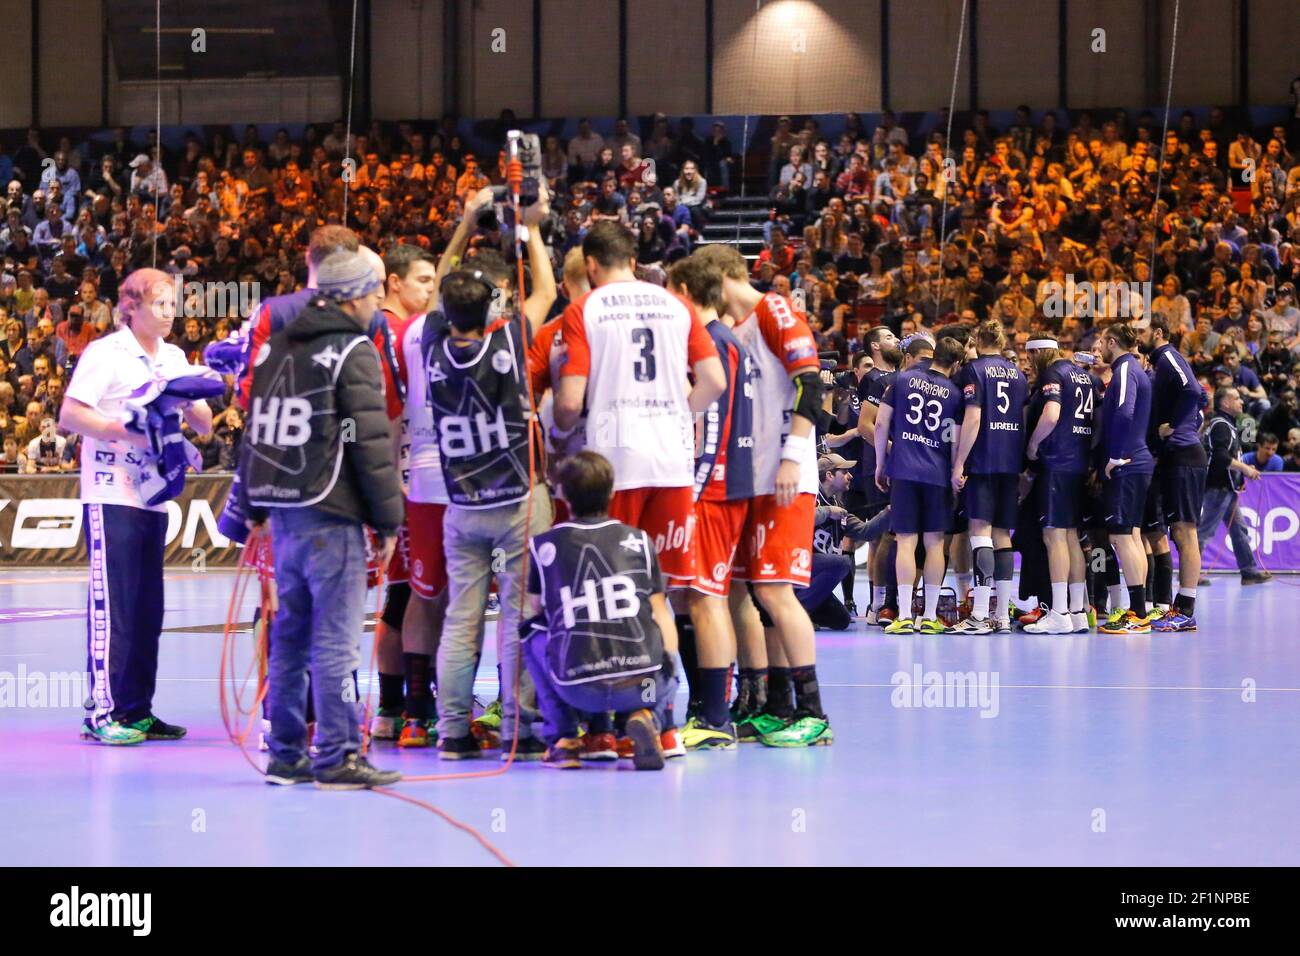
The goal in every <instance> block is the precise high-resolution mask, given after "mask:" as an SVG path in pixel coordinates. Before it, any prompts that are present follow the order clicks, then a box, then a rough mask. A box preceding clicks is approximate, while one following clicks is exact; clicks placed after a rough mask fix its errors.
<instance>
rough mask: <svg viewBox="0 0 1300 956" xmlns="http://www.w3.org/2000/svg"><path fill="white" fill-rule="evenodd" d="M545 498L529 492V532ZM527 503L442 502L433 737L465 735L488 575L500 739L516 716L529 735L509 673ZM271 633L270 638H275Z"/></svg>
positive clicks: (514, 654) (528, 694)
mask: <svg viewBox="0 0 1300 956" xmlns="http://www.w3.org/2000/svg"><path fill="white" fill-rule="evenodd" d="M553 515H554V512H553V510H552V506H551V496H550V495H549V494H548V493H547V491H546V487H545V486H544V485H539V486H538V487H537V488H535V489H534V493H533V511H532V527H531V528H530V529H529V534H530V535H537V534H541V533H542V532H543V531H545V530H546V529H547V528H549V527H550V526H551V518H552V516H553ZM527 517H528V502H527V501H519V502H515V503H514V504H507V505H502V506H500V507H498V508H462V507H459V506H457V505H449V506H448V508H447V513H446V516H445V518H444V519H443V532H442V534H443V540H442V546H443V551H444V552H445V553H446V557H447V579H448V585H447V587H448V600H447V617H446V621H445V623H444V624H443V626H442V639H441V641H440V642H439V644H438V736H439V737H441V738H443V739H444V740H445V739H447V738H448V737H464V736H465V735H467V734H468V733H469V721H470V714H471V710H472V709H473V706H474V673H475V672H476V671H477V670H478V662H479V656H480V653H481V651H482V642H483V613H484V608H485V606H486V605H487V596H488V587H489V586H490V583H491V580H492V578H493V577H495V578H496V581H497V593H498V596H499V597H500V599H501V616H500V617H498V618H497V660H498V661H500V662H501V741H502V744H503V745H505V746H509V743H510V741H511V740H512V739H513V738H514V735H515V713H516V710H518V712H519V736H520V737H521V738H527V737H530V736H532V729H531V727H530V726H529V725H530V723H531V722H532V718H533V717H534V716H535V714H534V713H533V711H532V693H533V692H532V685H531V684H530V683H529V680H528V672H527V671H522V672H521V673H520V675H519V699H518V700H516V699H515V684H514V674H515V669H516V667H517V662H518V654H519V584H520V581H519V577H520V572H521V569H522V568H523V561H524V524H525V519H526V518H527ZM278 637H279V635H277V638H278Z"/></svg>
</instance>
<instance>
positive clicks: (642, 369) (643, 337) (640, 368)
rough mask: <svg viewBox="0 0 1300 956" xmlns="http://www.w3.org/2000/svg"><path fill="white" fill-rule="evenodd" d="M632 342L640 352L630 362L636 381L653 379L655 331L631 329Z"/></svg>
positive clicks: (650, 380)
mask: <svg viewBox="0 0 1300 956" xmlns="http://www.w3.org/2000/svg"><path fill="white" fill-rule="evenodd" d="M632 342H633V343H634V344H635V345H636V346H637V348H639V349H640V350H641V354H640V355H638V356H637V357H636V359H634V360H633V362H632V375H633V377H634V378H636V380H637V381H638V382H653V381H654V380H655V333H654V330H653V329H633V330H632Z"/></svg>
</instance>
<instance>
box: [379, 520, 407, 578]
mask: <svg viewBox="0 0 1300 956" xmlns="http://www.w3.org/2000/svg"><path fill="white" fill-rule="evenodd" d="M407 507H408V508H409V507H410V505H407ZM407 528H408V526H407V523H406V522H405V521H403V522H402V526H401V527H400V528H398V529H397V547H396V548H394V549H393V556H392V557H391V558H389V559H388V574H387V575H385V576H384V580H385V582H386V583H388V584H405V583H407V582H408V581H409V580H410V579H411V572H410V565H411V533H410V531H408V530H407Z"/></svg>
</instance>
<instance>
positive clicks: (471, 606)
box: [421, 186, 555, 760]
mask: <svg viewBox="0 0 1300 956" xmlns="http://www.w3.org/2000/svg"><path fill="white" fill-rule="evenodd" d="M539 193H540V195H539V198H538V200H537V202H535V203H534V204H532V205H530V206H527V207H525V208H524V211H523V217H522V220H523V226H524V227H525V228H526V229H527V232H528V238H527V240H526V245H527V249H528V264H529V268H530V270H531V271H532V280H533V291H532V295H530V296H528V298H527V299H525V300H523V304H522V307H521V309H520V311H522V312H523V315H524V318H525V319H526V323H527V329H526V331H525V332H521V330H520V328H519V326H520V322H519V318H518V316H517V314H516V313H515V311H514V309H513V308H509V307H506V308H501V307H500V303H502V302H507V301H509V300H510V290H511V270H510V269H509V267H507V266H506V265H505V262H504V261H503V260H502V258H501V256H500V255H499V254H497V253H496V252H495V251H491V250H487V251H481V252H479V253H478V254H477V255H475V256H473V257H472V258H470V259H468V260H467V261H466V262H464V263H461V265H460V268H458V269H457V270H456V271H454V272H452V273H451V274H449V275H446V276H445V277H443V276H442V275H441V274H440V275H439V288H438V294H439V308H440V311H436V312H430V313H429V314H428V316H427V317H426V320H425V326H424V330H423V333H422V336H421V352H422V353H423V355H424V371H425V373H426V374H427V376H428V385H429V392H428V396H429V404H430V406H431V408H432V410H433V425H434V430H435V433H436V435H437V439H438V451H439V454H440V458H441V464H442V475H443V480H444V481H445V483H446V490H447V498H448V500H449V501H450V504H449V505H448V506H447V510H446V512H445V519H444V524H443V550H444V554H445V557H446V564H447V576H448V603H447V614H446V621H445V624H444V626H443V631H442V639H441V642H440V643H439V644H438V660H437V671H438V738H439V739H438V750H439V753H438V756H439V757H440V758H441V759H443V760H463V759H466V758H476V757H479V756H481V752H480V746H479V741H478V740H477V739H476V738H475V736H474V735H473V734H472V733H471V732H470V726H469V722H470V710H471V708H472V706H473V704H474V673H475V671H476V670H477V669H478V660H479V655H480V652H481V642H482V637H481V634H482V629H481V628H482V622H483V615H484V607H485V605H486V603H487V597H488V587H489V582H490V581H491V579H492V577H493V576H495V577H496V580H497V587H498V590H499V592H500V595H501V616H500V617H499V618H498V619H497V651H498V660H499V661H500V662H501V678H500V680H501V702H502V715H501V749H502V754H501V757H502V759H503V760H504V759H508V757H509V754H510V753H511V752H512V743H511V741H512V740H513V738H514V736H515V729H516V728H515V724H516V715H518V714H520V711H519V707H520V702H521V700H527V699H528V698H529V697H531V696H532V694H531V682H530V681H528V679H527V674H525V673H522V662H521V660H520V657H519V653H520V649H519V633H518V627H519V620H520V601H521V596H520V591H519V588H520V586H521V584H522V583H523V582H521V581H520V577H521V570H522V566H523V560H524V541H525V538H527V537H530V536H532V535H535V534H538V533H539V532H541V531H543V530H545V529H546V528H548V527H550V525H551V516H552V507H551V498H550V495H549V494H548V493H547V491H546V486H545V484H543V483H542V476H543V473H542V468H541V465H540V462H538V461H537V460H536V458H531V459H530V454H533V453H540V450H541V436H540V435H537V434H534V435H533V436H532V438H533V440H534V441H535V442H536V444H532V443H531V442H530V432H533V430H534V429H536V424H535V422H536V413H535V411H534V409H533V407H532V401H531V398H530V395H529V388H528V362H527V350H528V343H529V340H530V339H531V338H532V336H533V335H534V334H536V332H537V330H538V329H539V328H540V327H541V324H542V322H543V321H544V320H545V318H546V315H547V313H548V312H549V311H550V308H551V305H552V304H553V303H554V302H555V273H554V270H553V269H552V267H551V260H550V256H549V254H548V253H547V250H546V246H545V244H544V243H543V242H542V236H541V230H540V228H539V224H540V223H541V221H542V220H543V219H545V218H546V215H547V214H548V212H549V202H548V199H549V197H548V195H547V192H546V187H545V186H542V187H541V188H540V190H539ZM491 201H492V193H491V192H490V191H487V190H483V191H480V192H478V193H476V194H475V195H474V196H472V197H471V198H470V201H469V202H468V203H466V206H465V218H464V219H463V220H462V222H461V223H460V225H459V226H458V227H457V229H456V233H455V235H454V236H453V237H452V240H451V243H450V244H449V245H448V247H447V251H446V252H445V253H444V254H443V256H444V260H445V261H446V262H447V263H448V265H449V266H450V265H451V264H453V263H455V261H456V259H457V257H458V256H459V255H460V253H461V252H462V251H463V250H464V249H465V245H466V242H467V237H468V236H469V234H470V233H471V232H472V231H473V229H474V227H475V223H477V222H478V216H479V213H480V212H482V211H483V210H484V209H485V208H490V207H488V203H490V202H491ZM442 271H443V270H442V267H440V268H439V273H442ZM518 294H519V296H520V297H522V296H523V290H522V289H520V290H518ZM516 673H519V674H520V678H519V685H518V687H516V685H515V674H516ZM518 731H519V738H520V739H519V740H518V742H517V745H514V747H513V752H514V759H516V760H540V759H541V758H542V756H543V754H544V753H545V752H546V748H545V746H544V745H543V744H542V743H541V742H540V741H539V740H537V739H536V738H534V737H533V736H532V729H531V727H530V726H529V721H528V720H527V719H525V718H524V717H523V716H522V715H520V716H519V718H518Z"/></svg>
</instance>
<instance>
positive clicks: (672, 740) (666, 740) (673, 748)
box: [659, 727, 686, 759]
mask: <svg viewBox="0 0 1300 956" xmlns="http://www.w3.org/2000/svg"><path fill="white" fill-rule="evenodd" d="M659 744H660V746H662V747H663V748H664V758H665V759H667V758H669V757H685V756H686V746H685V745H684V744H683V743H682V736H681V734H679V733H678V732H677V728H676V727H669V728H668V729H667V730H665V731H664V732H663V733H661V734H660V735H659Z"/></svg>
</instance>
